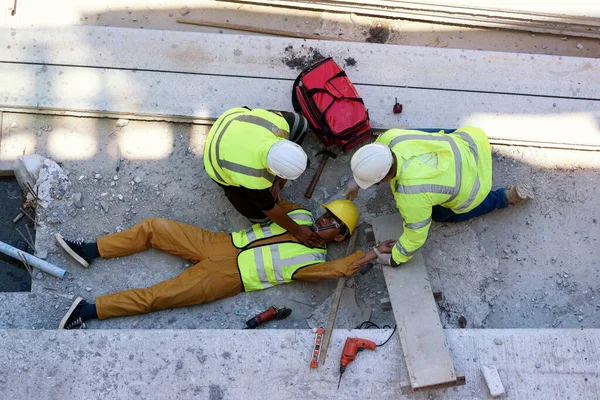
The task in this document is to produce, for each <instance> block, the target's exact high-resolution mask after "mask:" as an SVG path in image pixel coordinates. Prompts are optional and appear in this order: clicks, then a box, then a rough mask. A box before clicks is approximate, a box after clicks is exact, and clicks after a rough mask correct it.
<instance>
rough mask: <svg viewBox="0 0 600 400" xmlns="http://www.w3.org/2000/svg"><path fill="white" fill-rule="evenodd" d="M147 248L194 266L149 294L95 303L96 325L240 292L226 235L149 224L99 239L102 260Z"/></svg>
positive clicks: (115, 296) (113, 297) (167, 223)
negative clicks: (121, 317)
mask: <svg viewBox="0 0 600 400" xmlns="http://www.w3.org/2000/svg"><path fill="white" fill-rule="evenodd" d="M150 248H153V249H160V250H163V251H165V252H167V253H170V254H173V255H176V256H179V257H182V258H183V259H186V260H189V261H190V262H191V263H192V264H194V265H192V266H191V267H189V268H188V269H186V270H185V271H184V272H182V273H181V274H179V275H178V276H176V277H175V278H173V279H170V280H168V281H164V282H160V283H157V284H156V285H154V286H151V287H149V288H146V289H130V290H124V291H122V292H117V293H112V294H107V295H104V296H100V297H98V298H96V310H97V312H98V318H99V319H106V318H111V317H119V316H125V315H136V314H143V313H149V312H152V311H159V310H164V309H167V308H174V307H185V306H191V305H194V304H201V303H207V302H211V301H215V300H218V299H222V298H225V297H230V296H234V295H236V294H238V293H240V292H242V291H243V285H242V281H241V278H240V273H239V269H238V267H237V255H238V253H239V250H238V249H237V248H236V247H235V246H234V245H233V243H232V241H231V235H228V234H226V233H222V232H211V231H207V230H205V229H202V228H199V227H196V226H192V225H187V224H183V223H180V222H176V221H171V220H166V219H162V218H150V219H146V220H144V221H142V222H140V223H139V224H137V225H135V226H134V227H133V228H131V229H128V230H126V231H123V232H120V233H115V234H112V235H108V236H104V237H101V238H98V250H99V252H100V256H101V257H102V258H113V257H122V256H127V255H130V254H134V253H137V252H140V251H142V250H146V249H150Z"/></svg>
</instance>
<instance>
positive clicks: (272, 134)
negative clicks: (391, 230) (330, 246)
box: [204, 107, 323, 247]
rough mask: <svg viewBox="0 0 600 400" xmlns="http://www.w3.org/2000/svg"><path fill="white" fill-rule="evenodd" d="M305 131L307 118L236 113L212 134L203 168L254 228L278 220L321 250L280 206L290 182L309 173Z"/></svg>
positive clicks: (217, 124) (224, 118)
mask: <svg viewBox="0 0 600 400" xmlns="http://www.w3.org/2000/svg"><path fill="white" fill-rule="evenodd" d="M307 129H308V121H307V120H306V118H304V117H303V116H301V115H299V114H296V113H292V112H285V111H270V110H263V109H254V110H250V109H249V108H246V107H238V108H232V109H231V110H228V111H226V112H225V113H224V114H223V115H221V116H220V117H219V118H218V119H217V120H216V121H215V124H214V125H213V127H212V128H211V130H210V132H209V133H208V137H207V139H206V144H205V147H204V168H205V169H206V172H207V173H208V176H210V177H211V179H212V180H213V181H215V182H216V183H217V184H218V185H219V186H221V188H222V189H223V191H224V193H225V196H226V197H227V199H228V200H229V201H230V202H231V204H232V205H233V206H234V207H235V209H236V210H238V212H239V213H240V214H242V215H243V216H245V217H246V218H248V220H249V221H250V222H251V223H259V224H264V223H268V222H270V221H274V222H276V223H277V224H279V226H281V227H283V228H284V229H285V230H286V231H287V232H290V233H291V234H292V235H294V236H295V237H296V238H297V239H298V240H300V242H302V243H304V244H306V245H308V246H313V247H315V246H322V245H323V242H322V240H321V238H320V237H319V236H318V235H317V234H316V233H315V232H312V231H311V230H310V229H309V228H308V227H307V226H304V225H299V224H297V223H296V222H294V220H293V219H291V218H290V217H289V216H288V215H287V214H286V213H285V212H283V210H282V209H281V207H279V206H278V205H277V202H278V201H280V200H281V197H280V194H279V192H280V190H281V189H282V188H283V186H284V185H285V182H286V180H288V179H291V180H293V179H296V178H298V177H299V176H300V175H301V174H302V173H303V172H304V170H305V169H306V164H307V160H308V158H307V156H306V153H305V152H304V150H302V147H301V146H300V144H301V143H302V140H303V138H304V135H305V133H306V131H307Z"/></svg>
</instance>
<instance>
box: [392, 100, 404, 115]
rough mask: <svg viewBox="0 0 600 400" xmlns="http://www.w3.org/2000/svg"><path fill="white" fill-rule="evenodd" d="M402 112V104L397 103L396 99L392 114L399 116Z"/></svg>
mask: <svg viewBox="0 0 600 400" xmlns="http://www.w3.org/2000/svg"><path fill="white" fill-rule="evenodd" d="M401 112H402V104H400V103H398V98H397V97H396V104H394V114H400V113H401Z"/></svg>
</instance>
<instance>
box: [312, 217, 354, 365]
mask: <svg viewBox="0 0 600 400" xmlns="http://www.w3.org/2000/svg"><path fill="white" fill-rule="evenodd" d="M357 238H358V229H357V230H356V231H354V234H353V235H352V237H351V238H350V242H349V243H348V248H347V249H346V256H349V255H350V254H352V252H354V247H355V246H356V239H357ZM345 285H346V277H345V276H343V277H341V278H339V279H338V282H337V287H336V288H335V292H334V295H333V302H332V303H331V311H330V312H329V320H328V321H327V327H325V336H324V337H323V344H322V345H321V354H320V355H319V362H320V363H321V365H324V364H325V361H326V360H327V348H328V347H329V341H330V340H331V333H332V332H333V325H334V324H335V317H336V316H337V310H338V307H339V306H340V299H341V298H342V290H343V289H344V286H345Z"/></svg>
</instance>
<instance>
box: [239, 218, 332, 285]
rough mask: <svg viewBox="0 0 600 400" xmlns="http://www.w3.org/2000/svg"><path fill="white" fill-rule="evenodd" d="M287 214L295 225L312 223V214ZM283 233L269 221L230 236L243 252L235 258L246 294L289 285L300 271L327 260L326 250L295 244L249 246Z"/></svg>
mask: <svg viewBox="0 0 600 400" xmlns="http://www.w3.org/2000/svg"><path fill="white" fill-rule="evenodd" d="M288 215H289V216H290V218H292V219H293V220H294V221H296V223H298V224H299V225H307V226H309V225H312V224H313V217H312V214H311V212H310V211H308V210H303V209H299V210H294V211H291V212H289V213H288ZM284 233H286V230H285V229H283V228H282V227H280V226H279V225H277V224H276V223H274V222H273V223H271V224H270V225H268V226H261V225H259V224H254V225H252V226H251V227H250V228H248V229H246V230H242V231H240V232H234V233H232V234H231V237H232V239H233V244H234V245H235V246H236V247H237V248H241V249H243V250H242V251H241V252H240V254H239V255H238V258H237V263H238V268H239V271H240V276H241V278H242V283H243V284H244V290H245V291H246V292H250V291H253V290H261V289H266V288H269V287H271V286H275V285H280V284H282V283H289V282H291V281H292V278H293V276H294V273H295V272H296V271H298V270H299V269H300V268H303V267H305V266H307V265H312V264H317V263H323V262H325V261H326V260H327V249H325V248H310V247H307V246H305V245H303V244H301V243H296V242H282V243H271V244H264V245H257V246H254V247H251V245H252V244H253V243H254V242H256V241H258V240H261V239H265V238H270V237H274V236H278V235H282V234H284Z"/></svg>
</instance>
